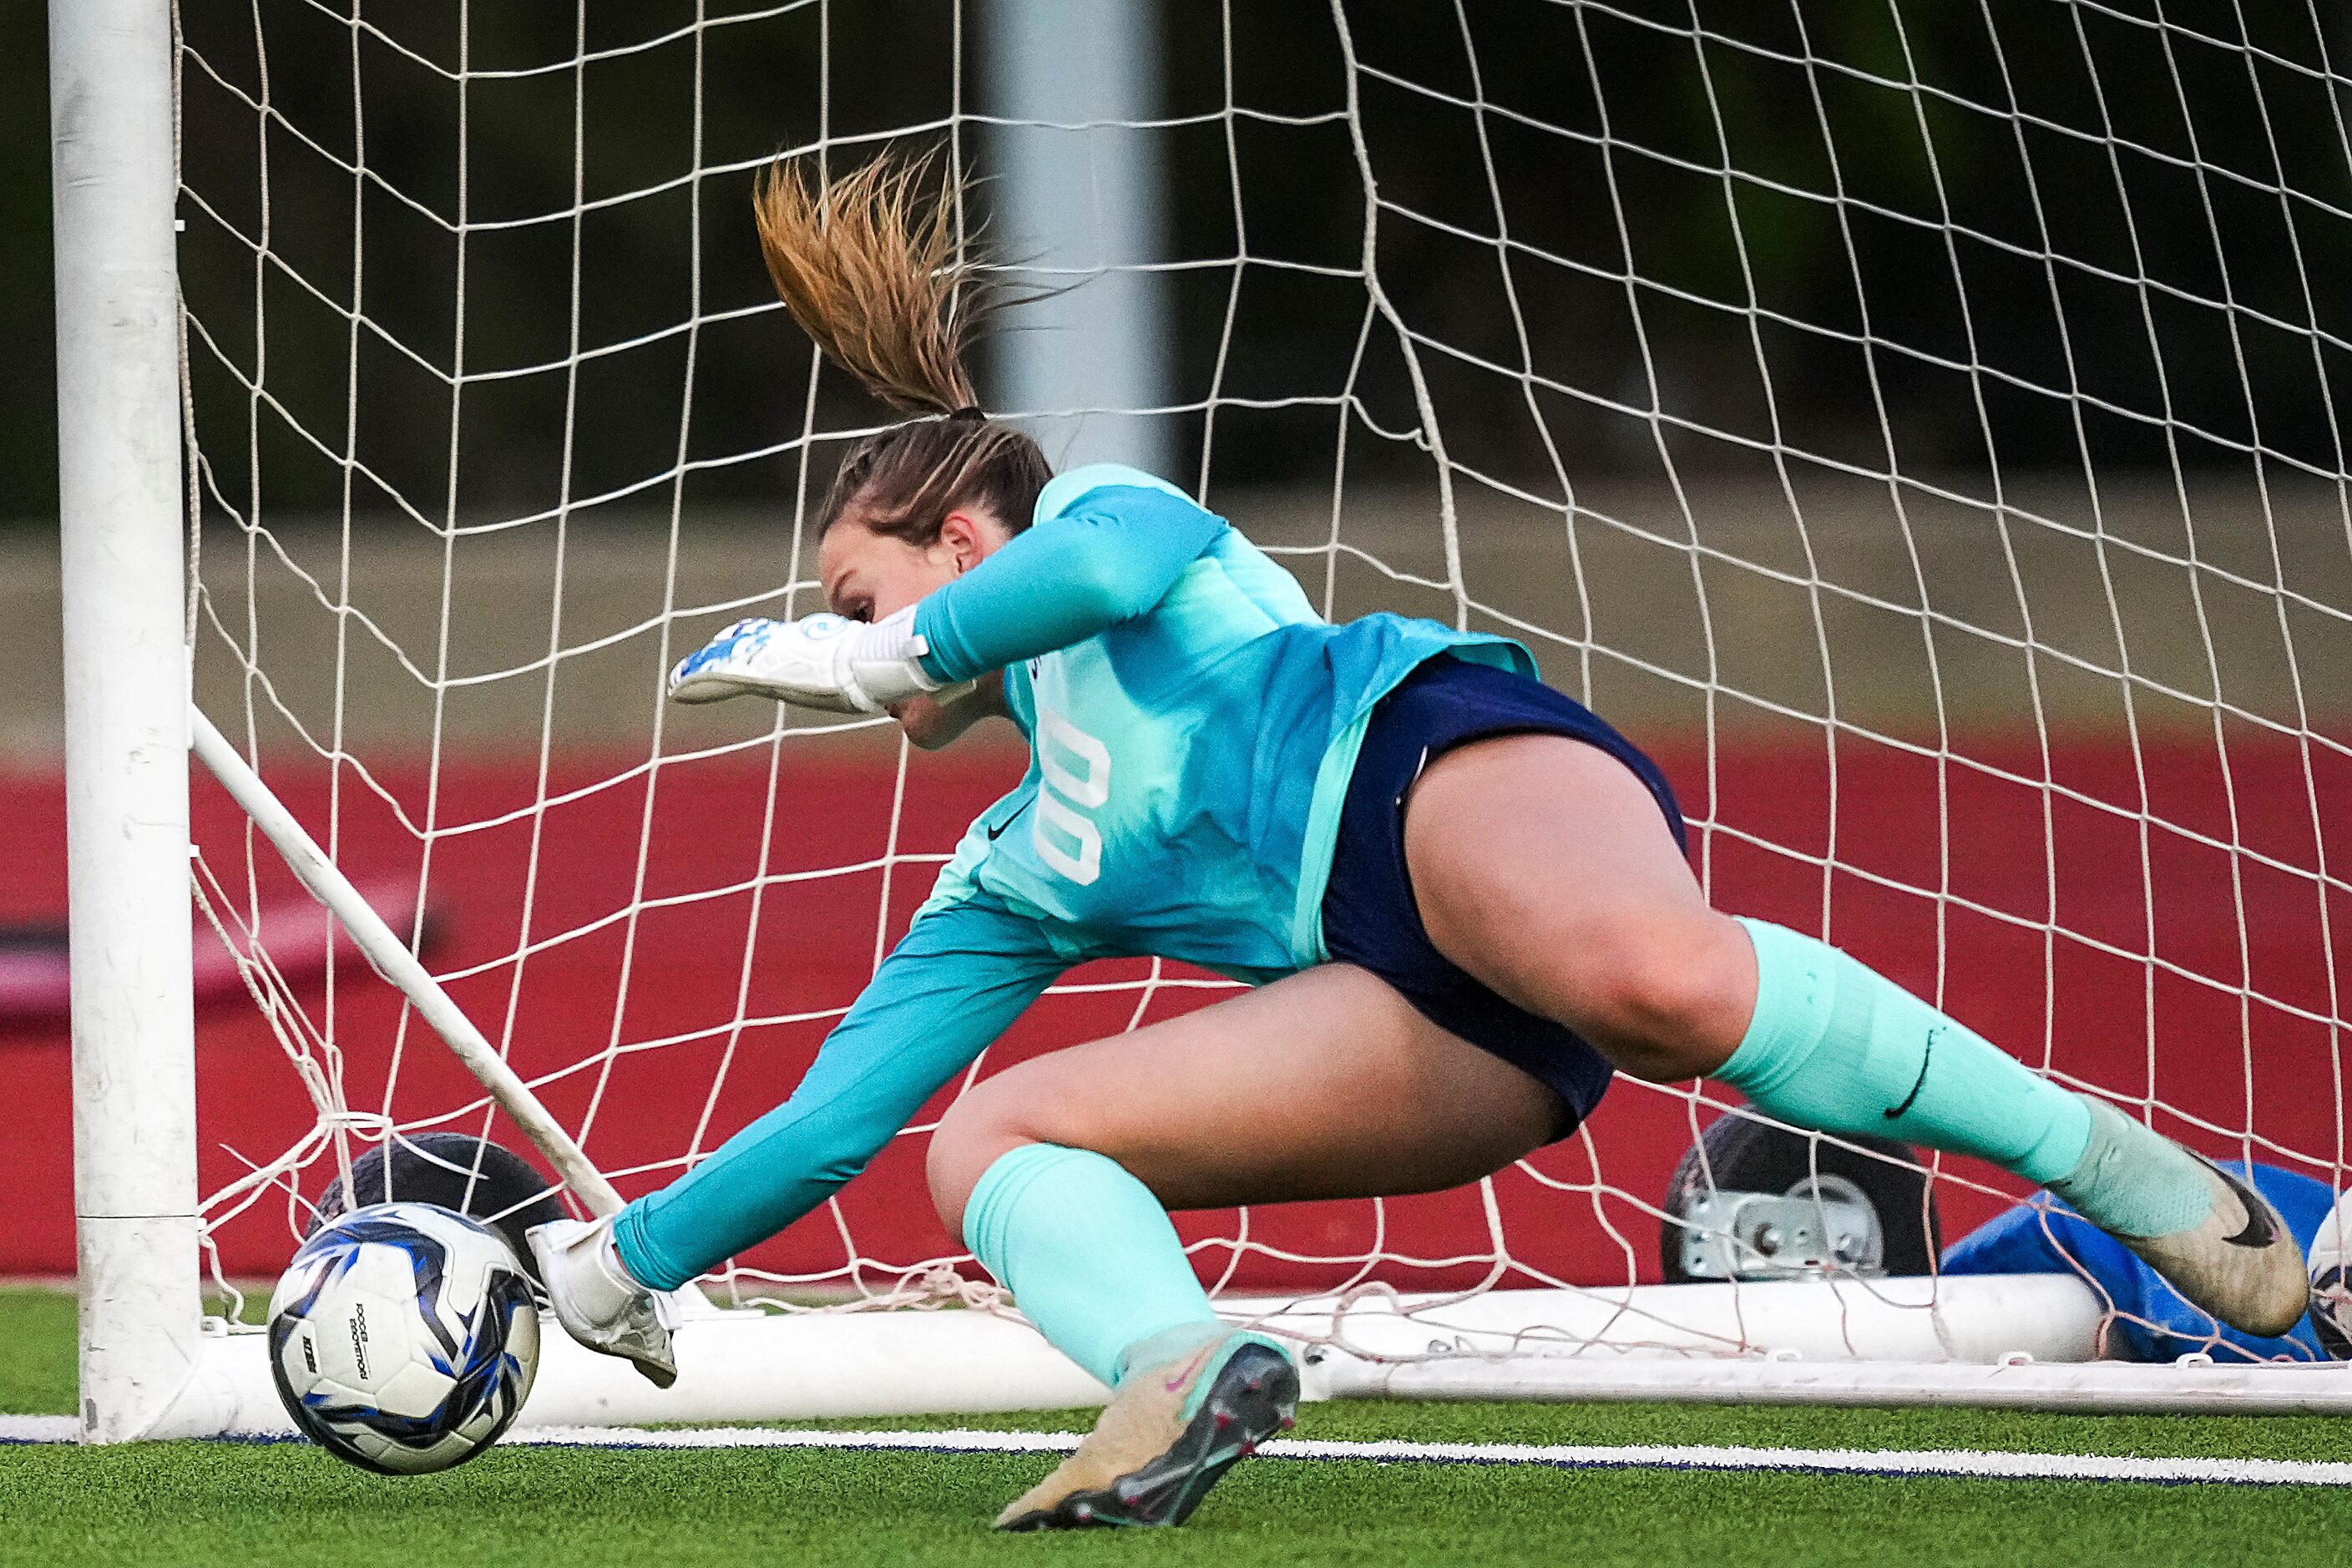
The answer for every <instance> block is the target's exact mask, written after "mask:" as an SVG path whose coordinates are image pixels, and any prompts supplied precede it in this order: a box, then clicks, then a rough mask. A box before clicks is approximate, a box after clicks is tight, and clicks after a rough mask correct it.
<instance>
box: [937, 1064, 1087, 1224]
mask: <svg viewBox="0 0 2352 1568" xmlns="http://www.w3.org/2000/svg"><path fill="white" fill-rule="evenodd" d="M1032 1077H1034V1075H1031V1074H1026V1073H1023V1072H1020V1071H1018V1070H1016V1071H1014V1072H1011V1073H1004V1074H1000V1075H998V1076H997V1077H995V1078H992V1079H988V1080H987V1081H986V1082H984V1083H981V1084H978V1085H975V1086H974V1087H973V1088H972V1089H969V1090H967V1091H966V1092H965V1093H964V1094H962V1095H961V1096H960V1097H959V1098H958V1099H957V1100H956V1102H955V1103H954V1104H953V1105H951V1106H950V1107H949V1108H948V1111H947V1114H946V1115H945V1116H943V1117H941V1118H940V1124H939V1125H938V1126H937V1127H936V1128H933V1129H932V1130H931V1144H930V1149H929V1152H928V1153H927V1154H926V1155H925V1157H924V1162H923V1173H924V1176H925V1178H926V1180H927V1181H928V1182H929V1186H930V1192H931V1206H932V1207H933V1208H934V1209H936V1210H937V1211H938V1212H939V1216H940V1224H941V1225H944V1226H947V1228H948V1233H949V1234H950V1236H957V1237H961V1235H962V1234H963V1211H964V1205H965V1204H966V1203H968V1202H969V1201H970V1200H971V1192H972V1189H973V1188H974V1187H976V1186H978V1185H979V1184H980V1178H981V1177H982V1175H984V1174H985V1173H987V1171H988V1168H989V1166H991V1165H992V1164H994V1163H996V1162H997V1161H998V1160H1000V1159H1002V1158H1003V1156H1004V1154H1005V1152H1007V1151H1009V1150H1012V1149H1014V1148H1017V1147H1018V1146H1019V1145H1021V1144H1024V1143H1052V1142H1060V1140H1059V1139H1058V1138H1056V1137H1055V1131H1054V1126H1053V1122H1054V1117H1053V1114H1052V1105H1053V1100H1054V1098H1055V1096H1054V1093H1053V1089H1052V1086H1051V1085H1050V1084H1042V1083H1034V1082H1029V1081H1025V1080H1026V1079H1030V1078H1032Z"/></svg>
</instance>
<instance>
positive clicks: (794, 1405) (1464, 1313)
mask: <svg viewBox="0 0 2352 1568" xmlns="http://www.w3.org/2000/svg"><path fill="white" fill-rule="evenodd" d="M1443 1300H1444V1299H1442V1298H1440V1299H1434V1300H1433V1299H1430V1298H1420V1299H1415V1298H1403V1299H1402V1300H1391V1299H1381V1300H1373V1301H1367V1302H1356V1303H1352V1304H1349V1305H1348V1306H1346V1308H1345V1310H1341V1311H1339V1315H1338V1316H1339V1321H1338V1325H1337V1333H1336V1336H1335V1335H1334V1326H1333V1310H1334V1307H1335V1305H1336V1303H1335V1302H1334V1301H1333V1300H1331V1299H1329V1298H1324V1299H1319V1300H1302V1301H1294V1302H1276V1301H1265V1300H1260V1301H1247V1302H1245V1301H1227V1302H1225V1303H1224V1304H1223V1305H1224V1309H1225V1310H1226V1312H1227V1313H1228V1315H1229V1316H1232V1317H1234V1318H1235V1319H1237V1320H1249V1321H1256V1322H1258V1323H1259V1324H1261V1325H1263V1326H1264V1327H1265V1328H1267V1329H1269V1330H1273V1331H1290V1332H1292V1333H1303V1334H1307V1335H1309V1336H1313V1337H1315V1338H1317V1339H1324V1338H1327V1337H1328V1338H1330V1340H1331V1342H1323V1343H1313V1344H1309V1345H1308V1346H1307V1348H1306V1350H1305V1352H1304V1353H1303V1355H1302V1357H1301V1361H1302V1371H1303V1373H1305V1377H1304V1382H1305V1385H1306V1389H1305V1392H1306V1394H1307V1397H1308V1398H1310V1399H1331V1398H1365V1397H1391V1398H1416V1399H1539V1400H1589V1401H1623V1400H1685V1401H1697V1402H1702V1403H1715V1404H1743V1403H1752V1404H1831V1405H1907V1404H1939V1405H1980V1406H1994V1407H2014V1408H2049V1409H2076V1410H2089V1409H2104V1410H2138V1411H2206V1412H2222V1411H2232V1412H2240V1413H2246V1414H2253V1413H2268V1414H2282V1413H2292V1412H2300V1411H2347V1410H2352V1363H2328V1364H2326V1365H2318V1366H2293V1365H2284V1364H2262V1365H2246V1364H2239V1365H2226V1364H2225V1365H2205V1364H2178V1365H2168V1366H2146V1365H2132V1364H2127V1363H2117V1362H2097V1361H2093V1360H2091V1359H2090V1355H2091V1352H2092V1350H2093V1348H2094V1346H2095V1330H2096V1326H2097V1321H2098V1315H2099V1313H2098V1303H2097V1301H2096V1299H2095V1297H2093V1295H2092V1294H2091V1292H2090V1291H2089V1290H2088V1289H2085V1288H2084V1287H2083V1286H2082V1285H2081V1284H2079V1283H2078V1282H2077V1281H2075V1280H2073V1279H2063V1278H2058V1277H2054V1276H1987V1277H1982V1278H1977V1279H1943V1280H1927V1279H1916V1280H1911V1279H1904V1280H1885V1279H1882V1280H1871V1281H1854V1280H1844V1281H1828V1280H1782V1281H1773V1282H1769V1283H1759V1284H1750V1285H1742V1286H1740V1287H1739V1288H1738V1289H1737V1290H1734V1289H1730V1288H1729V1287H1726V1286H1719V1285H1675V1286H1642V1287H1635V1288H1633V1289H1612V1290H1564V1291H1551V1290H1524V1291H1520V1290H1498V1291H1489V1292H1487V1293H1486V1294H1484V1295H1481V1296H1476V1297H1473V1298H1470V1299H1469V1300H1464V1301H1454V1302H1451V1303H1448V1304H1439V1303H1440V1302H1442V1301H1443ZM1931 1301H1932V1305H1931V1304H1930V1303H1931ZM1601 1329H1606V1330H1607V1331H1608V1333H1609V1340H1610V1342H1609V1343H1607V1344H1605V1345H1603V1344H1596V1343H1594V1342H1591V1341H1589V1340H1584V1341H1580V1340H1579V1339H1577V1338H1575V1337H1573V1336H1575V1335H1577V1334H1579V1333H1590V1332H1591V1331H1595V1330H1601ZM1742 1329H1744V1331H1745V1338H1744V1340H1738V1341H1730V1340H1727V1337H1726V1336H1727V1333H1733V1332H1738V1331H1740V1330H1742ZM1742 1343H1744V1344H1745V1346H1746V1347H1747V1348H1748V1353H1746V1354H1731V1353H1728V1352H1729V1351H1730V1350H1731V1348H1732V1347H1733V1346H1734V1345H1735V1344H1742ZM541 1344H542V1347H543V1348H542V1351H541V1364H540V1370H539V1376H538V1380H537V1382H536V1384H535V1385H534V1386H533V1388H532V1390H531V1395H530V1401H529V1402H528V1403H527V1404H526V1405H524V1407H523V1411H522V1415H521V1419H520V1422H519V1423H518V1426H519V1427H522V1428H542V1427H572V1426H581V1427H587V1426H593V1427H608V1426H656V1425H672V1424H679V1425H692V1424H708V1423H712V1422H728V1421H782V1420H794V1419H806V1418H814V1417H827V1416H832V1417H838V1416H856V1415H933V1414H950V1413H962V1414H982V1413H986V1412H990V1411H1004V1410H1050V1409H1060V1408H1067V1407H1073V1406H1085V1405H1099V1404H1100V1403H1102V1401H1103V1399H1104V1398H1105V1397H1106V1396H1107V1391H1106V1390H1105V1389H1104V1388H1103V1386H1102V1385H1101V1384H1098V1383H1097V1382H1096V1381H1095V1380H1094V1379H1093V1378H1092V1377H1090V1376H1088V1375H1087V1373H1084V1372H1082V1371H1080V1370H1079V1369H1078V1368H1077V1367H1076V1365H1075V1364H1074V1363H1071V1362H1070V1361H1069V1360H1068V1359H1067V1358H1066V1357H1064V1356H1063V1355H1062V1354H1061V1353H1060V1352H1057V1351H1055V1349H1054V1348H1053V1347H1052V1346H1050V1345H1048V1344H1046V1343H1045V1341H1044V1339H1042V1338H1041V1337H1040V1336H1039V1335H1038V1334H1037V1332H1036V1331H1034V1329H1032V1328H1030V1327H1029V1326H1028V1325H1027V1324H1025V1323H1023V1322H1020V1321H1016V1320H1013V1319H1010V1318H1001V1317H995V1316H992V1315H991V1314H989V1313H986V1312H979V1311H963V1310H943V1311H887V1312H812V1313H799V1314H791V1315H770V1314H762V1313H758V1312H749V1311H746V1312H726V1313H716V1314H713V1315H711V1316H709V1317H697V1318H694V1319H691V1320H689V1321H687V1322H685V1323H683V1324H681V1325H680V1326H679V1327H678V1329H677V1357H678V1373H679V1375H678V1381H677V1384H676V1385H675V1386H673V1387H671V1388H668V1389H657V1388H656V1387H654V1386H653V1384H650V1383H647V1382H646V1380H645V1379H644V1378H642V1377H640V1376H639V1375H638V1374H637V1373H636V1372H635V1369H634V1368H632V1367H631V1366H630V1365H629V1364H628V1363H625V1362H621V1361H618V1360H615V1359H614V1358H612V1357H609V1356H600V1355H597V1354H594V1353H593V1352H589V1351H586V1350H583V1349H582V1348H581V1347H579V1346H578V1345H576V1344H574V1343H572V1341H571V1340H570V1339H568V1338H567V1337H565V1335H564V1334H563V1333H562V1331H561V1330H559V1329H557V1328H556V1327H555V1326H554V1324H553V1322H552V1321H549V1322H548V1323H547V1324H546V1331H545V1333H544V1334H543V1335H542V1338H541ZM1906 1356H1907V1358H1908V1359H1905V1358H1906ZM292 1429H293V1428H292V1425H291V1423H290V1422H289V1421H288V1419H287V1417H286V1414H285V1412H284V1410H283V1409H282V1408H281V1407H280V1406H279V1405H278V1395H277V1392H276V1390H275V1388H274V1387H273V1386H272V1385H271V1382H270V1375H269V1366H268V1351H267V1342H266V1339H265V1336H263V1335H260V1334H254V1333H236V1334H220V1335H215V1336H211V1337H208V1338H207V1339H206V1340H205V1342H204V1343H203V1353H202V1355H201V1357H200V1359H199V1363H198V1366H197V1368H196V1372H195V1374H194V1376H193V1377H192V1379H191V1380H190V1382H189V1384H188V1385H187V1387H186V1388H185V1389H184V1392H183V1394H182V1395H181V1398H180V1399H179V1401H178V1402H177V1404H176V1405H174V1406H173V1409H172V1411H171V1412H170V1415H169V1416H168V1418H167V1419H166V1420H165V1421H164V1422H163V1423H161V1424H159V1425H158V1426H156V1427H154V1428H153V1429H152V1430H151V1431H150V1432H149V1433H148V1435H149V1436H157V1437H173V1436H220V1435H239V1436H280V1435H285V1434H288V1433H290V1432H291V1431H292Z"/></svg>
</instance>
